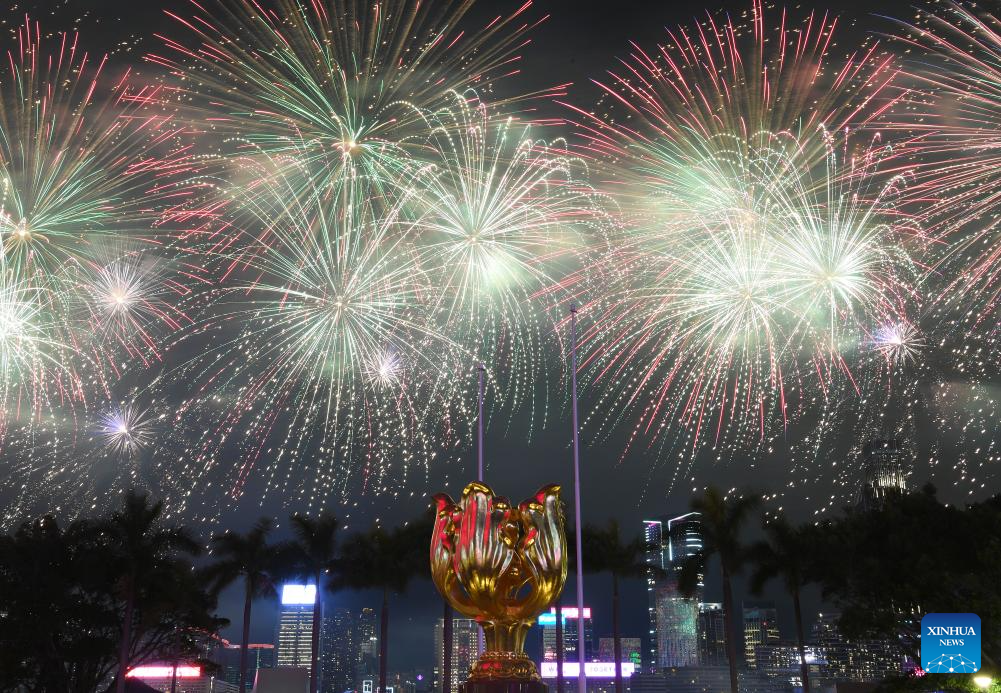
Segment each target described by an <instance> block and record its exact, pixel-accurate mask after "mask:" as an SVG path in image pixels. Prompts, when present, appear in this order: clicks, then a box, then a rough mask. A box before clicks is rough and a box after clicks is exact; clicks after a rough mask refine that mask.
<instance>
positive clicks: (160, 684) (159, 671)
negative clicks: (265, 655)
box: [126, 664, 240, 693]
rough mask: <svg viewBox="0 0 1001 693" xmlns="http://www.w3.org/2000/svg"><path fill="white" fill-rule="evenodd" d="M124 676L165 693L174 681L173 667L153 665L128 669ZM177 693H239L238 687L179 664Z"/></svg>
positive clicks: (198, 668)
mask: <svg viewBox="0 0 1001 693" xmlns="http://www.w3.org/2000/svg"><path fill="white" fill-rule="evenodd" d="M126 676H127V677H128V678H130V679H137V680H139V681H142V682H143V683H144V684H146V685H147V686H149V687H150V688H152V689H154V690H157V691H163V692H164V693H167V692H168V691H170V687H171V682H172V680H173V679H174V667H173V666H172V665H169V664H153V665H147V666H140V667H135V668H134V669H130V670H129V673H128V674H126ZM176 678H177V687H176V689H175V690H176V692H177V693H239V690H240V687H239V685H233V684H231V683H227V682H226V681H224V680H222V679H217V678H214V677H212V676H208V675H207V674H205V673H203V672H202V669H201V667H199V666H194V665H185V664H180V665H178V666H177V677H176Z"/></svg>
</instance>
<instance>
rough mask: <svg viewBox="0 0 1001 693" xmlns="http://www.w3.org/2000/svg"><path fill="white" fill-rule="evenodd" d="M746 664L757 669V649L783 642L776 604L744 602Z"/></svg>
mask: <svg viewBox="0 0 1001 693" xmlns="http://www.w3.org/2000/svg"><path fill="white" fill-rule="evenodd" d="M743 606H744V609H743V612H744V662H746V663H747V666H748V667H750V668H751V669H754V668H756V667H757V647H758V646H759V645H775V644H778V642H779V640H781V639H782V638H781V636H780V635H779V622H778V614H777V612H776V610H775V603H774V602H744V604H743Z"/></svg>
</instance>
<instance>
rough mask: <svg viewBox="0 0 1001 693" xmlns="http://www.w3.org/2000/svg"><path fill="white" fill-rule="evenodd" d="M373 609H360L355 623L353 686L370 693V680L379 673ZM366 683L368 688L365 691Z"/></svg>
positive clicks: (377, 637)
mask: <svg viewBox="0 0 1001 693" xmlns="http://www.w3.org/2000/svg"><path fill="white" fill-rule="evenodd" d="M375 622H376V615H375V609H369V608H368V607H366V608H364V609H362V610H361V613H359V614H358V620H357V623H356V624H355V631H356V632H357V637H358V668H357V669H356V670H355V688H356V689H357V690H359V691H362V693H372V686H373V684H372V682H373V681H374V680H375V679H376V678H377V677H378V673H379V636H378V635H377V633H376V627H375ZM366 684H367V686H368V688H369V690H368V691H365V687H366Z"/></svg>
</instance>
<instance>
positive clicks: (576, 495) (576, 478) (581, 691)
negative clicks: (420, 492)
mask: <svg viewBox="0 0 1001 693" xmlns="http://www.w3.org/2000/svg"><path fill="white" fill-rule="evenodd" d="M570 391H571V399H572V403H573V505H574V524H575V527H574V534H575V536H574V540H575V542H576V544H575V545H576V547H577V551H576V554H577V661H578V662H579V668H578V671H577V693H586V689H587V678H586V677H585V673H584V662H585V661H586V657H585V656H584V654H585V653H584V569H583V566H584V562H583V557H582V556H581V538H580V530H581V517H580V441H579V439H578V433H577V304H575V303H573V304H571V305H570Z"/></svg>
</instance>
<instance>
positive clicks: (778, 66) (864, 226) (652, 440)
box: [570, 3, 924, 480]
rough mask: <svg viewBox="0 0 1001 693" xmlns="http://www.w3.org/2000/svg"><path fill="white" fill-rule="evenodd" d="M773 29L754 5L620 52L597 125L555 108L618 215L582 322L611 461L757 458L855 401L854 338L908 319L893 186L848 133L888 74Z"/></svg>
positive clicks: (908, 281)
mask: <svg viewBox="0 0 1001 693" xmlns="http://www.w3.org/2000/svg"><path fill="white" fill-rule="evenodd" d="M775 21H776V26H775V27H771V26H770V25H769V24H768V23H767V22H766V17H765V13H764V10H763V8H762V6H761V5H760V4H758V3H755V4H754V5H753V7H752V9H751V12H750V17H749V21H748V22H747V23H745V24H737V23H733V22H732V21H731V20H729V19H727V20H725V21H719V20H717V19H716V18H715V17H714V16H713V15H709V16H708V17H707V18H706V19H705V20H704V21H703V22H701V23H700V24H698V25H696V26H694V27H693V28H691V29H688V28H684V27H683V28H680V29H678V30H675V31H671V32H668V36H667V41H666V42H665V43H664V44H662V45H659V46H657V47H656V49H655V50H653V51H646V50H644V49H642V48H640V47H639V46H636V45H634V46H633V50H632V53H631V55H630V57H629V58H628V59H625V60H623V61H622V69H621V71H620V72H619V73H611V79H610V80H609V81H608V83H606V84H599V86H600V87H601V88H602V89H603V91H604V92H605V97H604V98H603V100H602V103H601V104H600V107H599V108H598V109H597V110H596V113H595V115H591V114H588V113H586V112H585V111H583V110H581V109H577V108H574V107H573V106H570V107H571V108H573V109H574V112H575V113H576V114H577V121H578V122H577V123H576V124H575V126H576V129H577V131H578V133H579V134H580V135H581V136H582V137H583V138H584V150H585V151H586V153H587V154H588V155H589V156H590V157H593V159H594V160H595V163H594V166H595V168H596V169H597V170H598V171H599V173H598V174H597V175H599V176H600V177H602V178H606V179H608V181H609V182H607V183H605V184H604V188H605V189H606V190H608V191H610V192H612V194H613V195H614V196H615V198H616V200H617V202H618V204H619V205H620V208H621V214H620V220H621V223H620V226H619V231H618V232H617V233H616V234H614V235H613V237H612V239H611V242H610V248H611V251H610V252H609V253H608V254H607V255H606V257H604V258H603V259H602V260H601V261H600V262H599V267H600V268H604V269H599V271H598V276H600V277H601V278H600V279H599V284H598V286H597V287H595V288H594V289H592V290H591V291H590V298H591V300H590V302H589V303H588V304H586V306H585V309H586V311H587V312H588V313H590V319H591V320H592V321H593V326H592V328H591V329H590V330H589V331H588V332H587V333H585V337H584V339H585V348H586V350H587V356H586V359H585V360H584V362H583V367H584V368H585V369H586V372H587V375H588V378H589V380H590V383H591V387H592V388H593V389H595V391H598V392H600V393H601V394H600V395H599V397H598V402H597V404H596V406H595V408H594V410H593V412H592V414H591V415H590V416H589V420H588V422H587V424H588V425H590V426H592V427H593V428H594V429H595V430H596V431H597V434H598V435H599V436H601V435H608V433H609V432H610V431H611V430H612V429H613V428H614V427H616V426H617V425H619V424H623V423H626V422H627V421H629V422H631V423H630V424H629V426H630V428H631V433H630V435H629V442H628V446H627V449H631V448H632V447H633V446H634V445H635V444H636V442H637V441H639V440H642V439H646V440H647V445H648V446H651V447H653V448H655V449H656V450H657V451H658V454H659V455H661V456H666V455H667V454H675V455H677V456H680V458H681V460H685V459H686V458H687V459H691V458H692V457H694V456H695V455H696V454H697V453H698V452H699V451H700V450H702V449H709V450H712V451H714V456H716V458H717V459H723V458H725V457H729V456H731V455H732V454H733V453H734V451H735V450H755V449H762V448H767V447H768V445H769V444H770V442H771V441H772V440H774V438H775V437H776V436H781V435H782V433H783V432H784V431H785V430H787V428H788V426H789V425H790V424H791V422H793V421H796V420H800V419H802V418H804V417H806V416H808V415H810V414H811V412H812V411H814V410H815V409H816V406H817V402H818V401H820V402H823V401H826V400H841V399H842V398H843V397H844V396H845V395H844V394H843V393H845V392H850V393H854V396H856V397H858V396H861V394H862V389H863V387H864V382H865V380H866V378H865V377H864V376H863V374H861V373H857V372H856V369H857V368H859V367H860V363H861V362H863V361H865V360H866V359H864V358H862V355H863V353H864V352H865V351H866V349H867V347H866V345H867V344H868V343H869V342H871V337H870V335H872V334H873V333H874V331H876V330H877V329H878V328H879V326H882V325H886V324H898V323H901V322H907V321H908V320H909V316H910V311H911V310H913V309H914V305H915V301H916V295H915V294H916V291H915V288H914V287H915V284H914V282H915V278H916V276H917V274H918V273H917V272H916V270H915V262H914V260H913V259H912V255H913V253H914V252H916V251H918V250H920V248H921V247H923V243H924V241H923V237H922V234H921V232H920V229H919V227H918V226H917V225H916V224H914V223H913V220H912V219H910V218H909V217H908V216H907V215H906V214H904V213H903V211H902V210H901V209H900V208H899V198H900V191H901V188H902V187H904V186H905V184H906V178H907V171H906V169H905V168H904V167H902V166H901V165H900V163H899V162H896V161H895V160H893V159H892V157H890V156H889V154H888V153H889V151H890V150H889V149H888V148H887V147H885V146H884V145H882V144H881V142H880V141H879V138H878V137H872V136H870V135H864V134H859V135H853V134H852V131H853V130H855V129H860V128H862V127H864V126H866V125H867V124H868V123H870V122H872V121H873V120H874V119H875V118H877V117H878V116H880V115H881V114H882V113H883V112H885V111H886V110H887V109H888V108H890V107H892V106H893V105H894V104H895V103H896V102H897V101H898V100H899V98H900V97H901V90H899V88H898V87H897V86H896V85H895V83H894V79H895V75H896V67H895V66H894V64H893V62H892V59H891V58H890V57H889V56H888V55H887V54H886V53H885V52H883V51H882V50H881V49H880V48H879V46H878V45H876V44H874V45H870V46H866V47H863V48H860V49H859V50H857V51H855V52H853V53H849V54H848V55H846V56H845V57H844V58H843V59H841V60H833V59H832V58H831V56H830V53H831V46H832V44H833V35H834V29H835V25H836V21H835V20H834V19H831V18H828V17H827V16H823V17H821V16H818V15H816V14H810V15H808V16H807V17H806V18H805V19H803V20H802V21H801V22H798V23H797V22H794V21H793V20H791V19H790V18H789V17H788V16H787V15H786V13H785V12H784V11H782V12H781V13H780V14H779V15H778V16H777V18H776V20H775ZM856 141H861V144H856ZM607 412H615V414H613V415H611V416H609V415H608V414H607ZM687 468H688V464H687V463H684V462H683V463H682V464H679V466H678V471H677V472H676V476H675V480H677V478H678V477H677V475H678V474H683V473H684V472H685V470H686V469H687Z"/></svg>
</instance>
